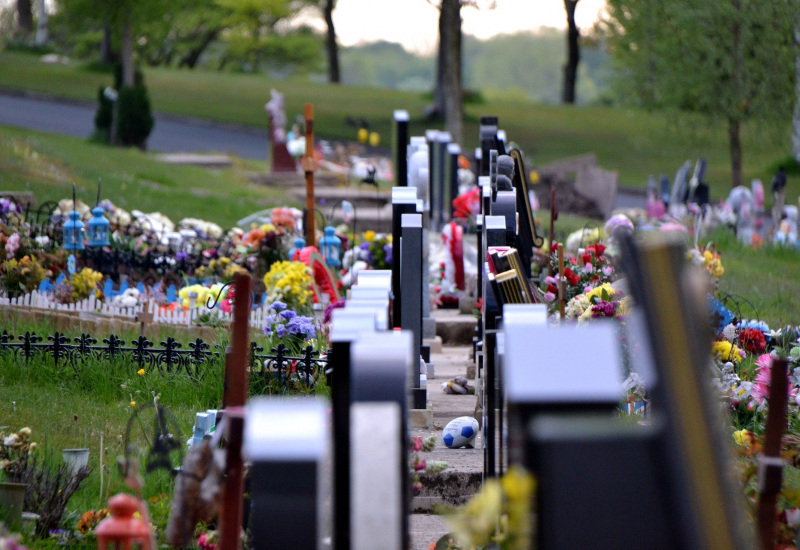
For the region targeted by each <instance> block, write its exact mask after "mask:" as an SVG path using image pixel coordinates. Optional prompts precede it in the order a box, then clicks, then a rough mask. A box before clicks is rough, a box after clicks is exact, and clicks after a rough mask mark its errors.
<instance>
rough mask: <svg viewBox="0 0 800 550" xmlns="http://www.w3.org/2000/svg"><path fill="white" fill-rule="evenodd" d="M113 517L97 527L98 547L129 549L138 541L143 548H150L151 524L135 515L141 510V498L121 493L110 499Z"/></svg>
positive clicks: (104, 548) (109, 504) (145, 549)
mask: <svg viewBox="0 0 800 550" xmlns="http://www.w3.org/2000/svg"><path fill="white" fill-rule="evenodd" d="M108 509H109V511H110V512H111V517H108V518H106V519H104V520H103V521H101V522H100V523H99V524H98V526H97V527H96V528H95V531H94V532H95V534H96V535H97V548H98V549H99V550H106V548H107V547H108V544H109V543H111V548H120V549H122V548H124V549H125V550H128V549H130V548H132V547H133V546H132V545H133V544H136V543H138V545H139V548H141V549H142V550H150V526H149V525H148V524H147V522H146V521H145V520H144V519H142V518H135V517H133V515H134V514H135V513H136V512H137V511H138V510H139V500H138V499H137V498H136V497H133V496H131V495H128V494H125V493H120V494H118V495H115V496H113V497H111V498H110V499H109V500H108Z"/></svg>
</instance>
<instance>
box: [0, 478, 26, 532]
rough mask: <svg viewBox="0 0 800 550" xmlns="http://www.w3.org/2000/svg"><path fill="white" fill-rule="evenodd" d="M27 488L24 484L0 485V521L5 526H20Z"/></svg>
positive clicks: (4, 483)
mask: <svg viewBox="0 0 800 550" xmlns="http://www.w3.org/2000/svg"><path fill="white" fill-rule="evenodd" d="M27 487H28V486H27V485H26V484H24V483H6V482H3V483H0V520H3V521H4V522H5V523H6V525H9V526H12V527H19V526H21V523H22V507H23V506H24V504H25V489H26V488H27Z"/></svg>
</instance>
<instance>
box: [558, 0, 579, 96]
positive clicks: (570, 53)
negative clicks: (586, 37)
mask: <svg viewBox="0 0 800 550" xmlns="http://www.w3.org/2000/svg"><path fill="white" fill-rule="evenodd" d="M577 5H578V0H564V8H565V9H566V10H567V62H566V63H565V64H564V83H563V88H562V90H561V102H562V103H566V104H569V105H572V104H574V103H575V83H576V81H577V80H578V63H579V62H580V60H581V51H580V45H579V44H578V39H579V38H580V31H578V26H577V25H576V24H575V8H576V7H577Z"/></svg>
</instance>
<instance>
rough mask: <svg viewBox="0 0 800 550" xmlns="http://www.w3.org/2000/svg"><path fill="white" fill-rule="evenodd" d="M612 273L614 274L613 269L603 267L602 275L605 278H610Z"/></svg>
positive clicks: (608, 266)
mask: <svg viewBox="0 0 800 550" xmlns="http://www.w3.org/2000/svg"><path fill="white" fill-rule="evenodd" d="M612 273H614V268H613V267H611V266H610V265H607V266H604V267H603V275H605V276H606V277H611V274H612Z"/></svg>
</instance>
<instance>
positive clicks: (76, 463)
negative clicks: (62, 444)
mask: <svg viewBox="0 0 800 550" xmlns="http://www.w3.org/2000/svg"><path fill="white" fill-rule="evenodd" d="M61 458H63V459H64V462H65V463H66V464H67V466H69V469H70V472H71V473H72V475H75V474H76V473H78V470H80V469H81V468H83V467H84V466H86V465H87V464H89V449H64V450H63V451H61Z"/></svg>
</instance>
